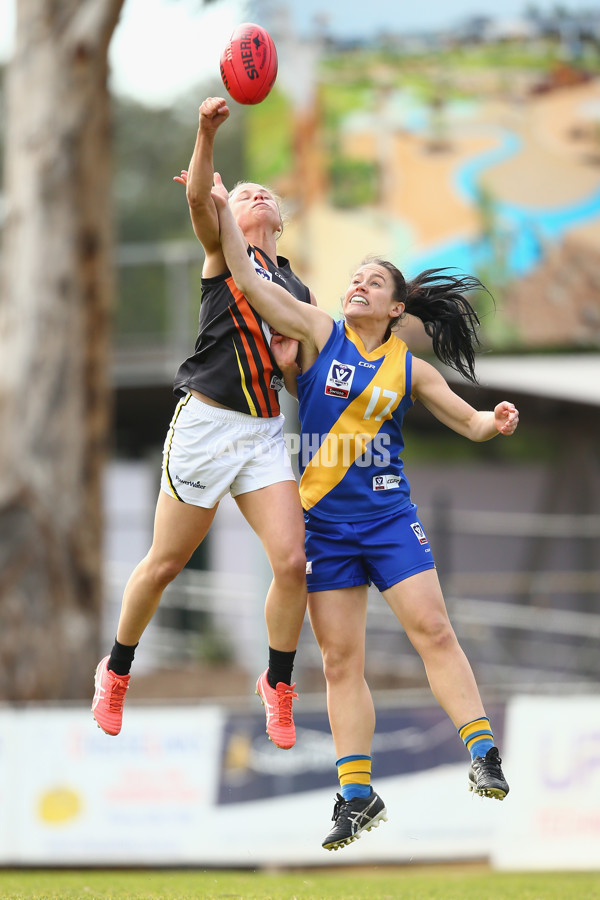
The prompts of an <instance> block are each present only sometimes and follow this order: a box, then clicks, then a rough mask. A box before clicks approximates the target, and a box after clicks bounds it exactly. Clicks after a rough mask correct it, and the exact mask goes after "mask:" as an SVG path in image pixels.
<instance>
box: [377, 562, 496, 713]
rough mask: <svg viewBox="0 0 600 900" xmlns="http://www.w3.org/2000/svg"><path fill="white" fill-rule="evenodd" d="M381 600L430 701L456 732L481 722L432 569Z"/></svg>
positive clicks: (476, 694)
mask: <svg viewBox="0 0 600 900" xmlns="http://www.w3.org/2000/svg"><path fill="white" fill-rule="evenodd" d="M383 596H384V597H385V599H386V601H387V602H388V604H389V606H390V608H391V609H392V611H393V612H394V614H395V615H396V616H397V618H398V620H399V621H400V623H401V625H402V627H403V628H404V630H405V631H406V634H407V635H408V637H409V639H410V641H411V643H412V645H413V646H414V648H415V650H416V651H417V652H418V653H419V655H420V657H421V659H422V660H423V664H424V665H425V671H426V672H427V678H428V680H429V685H430V687H431V690H432V691H433V695H434V697H435V698H436V700H437V701H438V703H439V704H440V706H441V707H442V709H444V710H445V711H446V713H447V714H448V716H449V717H450V719H451V720H452V722H453V723H454V725H455V727H456V728H460V727H461V726H462V725H464V724H465V723H466V722H470V721H472V720H473V719H478V718H479V717H480V716H485V711H484V708H483V704H482V702H481V697H480V695H479V690H478V688H477V683H476V681H475V676H474V675H473V670H472V669H471V666H470V663H469V661H468V659H467V657H466V656H465V654H464V652H463V650H462V648H461V646H460V644H459V643H458V640H457V638H456V635H455V633H454V629H453V628H452V625H451V624H450V620H449V618H448V613H447V610H446V604H445V603H444V597H443V595H442V590H441V587H440V582H439V579H438V576H437V572H436V571H435V569H428V570H427V571H425V572H419V573H418V574H417V575H412V576H411V577H410V578H407V579H406V580H405V581H400V582H399V583H398V584H395V585H393V586H392V587H391V588H389V589H388V590H387V591H384V592H383Z"/></svg>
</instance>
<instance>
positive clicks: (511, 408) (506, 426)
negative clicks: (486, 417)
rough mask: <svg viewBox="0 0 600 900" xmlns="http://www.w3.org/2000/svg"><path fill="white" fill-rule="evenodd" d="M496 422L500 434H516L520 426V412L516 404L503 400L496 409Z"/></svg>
mask: <svg viewBox="0 0 600 900" xmlns="http://www.w3.org/2000/svg"><path fill="white" fill-rule="evenodd" d="M494 422H495V425H496V428H497V429H498V431H499V432H500V434H505V435H510V434H514V433H515V431H516V430H517V425H518V424H519V410H518V409H517V408H516V406H515V405H514V403H509V401H508V400H503V401H502V403H499V404H498V405H497V406H496V407H495V408H494Z"/></svg>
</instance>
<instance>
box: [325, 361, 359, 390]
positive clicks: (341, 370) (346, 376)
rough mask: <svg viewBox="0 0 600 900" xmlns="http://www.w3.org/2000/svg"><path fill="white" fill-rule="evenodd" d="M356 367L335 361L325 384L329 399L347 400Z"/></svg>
mask: <svg viewBox="0 0 600 900" xmlns="http://www.w3.org/2000/svg"><path fill="white" fill-rule="evenodd" d="M355 371H356V366H351V365H348V364H347V363H341V362H338V360H337V359H334V360H333V362H332V363H331V366H330V367H329V372H328V373H327V381H326V382H325V393H326V394H327V395H328V396H329V397H342V398H344V399H345V398H347V397H348V396H349V395H350V388H351V387H352V381H353V380H354V372H355Z"/></svg>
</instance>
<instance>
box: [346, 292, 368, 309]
mask: <svg viewBox="0 0 600 900" xmlns="http://www.w3.org/2000/svg"><path fill="white" fill-rule="evenodd" d="M350 303H356V304H358V306H368V305H369V304H368V302H367V300H365V298H364V297H359V296H358V295H357V294H355V295H354V297H350Z"/></svg>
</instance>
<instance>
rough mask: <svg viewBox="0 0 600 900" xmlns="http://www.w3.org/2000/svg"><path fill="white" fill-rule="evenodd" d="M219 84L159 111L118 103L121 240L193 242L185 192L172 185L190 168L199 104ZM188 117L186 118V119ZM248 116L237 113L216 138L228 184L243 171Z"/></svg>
mask: <svg viewBox="0 0 600 900" xmlns="http://www.w3.org/2000/svg"><path fill="white" fill-rule="evenodd" d="M211 89H212V91H214V90H215V85H207V86H204V87H203V88H198V89H196V90H195V91H194V95H195V96H197V97H200V101H198V102H194V103H193V104H192V103H191V102H190V100H189V99H187V100H185V101H184V100H182V102H181V104H180V105H178V106H175V107H163V108H155V107H148V106H144V105H142V104H140V103H135V102H134V101H132V100H122V99H117V100H115V102H114V116H113V129H114V170H115V178H114V197H115V207H116V225H117V239H118V241H120V242H128V241H155V240H174V239H181V238H190V240H194V236H193V232H192V229H191V226H190V218H189V212H188V207H187V203H186V200H185V189H184V188H183V186H182V185H180V184H177V183H176V182H174V181H173V176H175V175H179V173H180V171H181V170H182V169H187V167H188V163H189V161H190V157H191V155H192V150H193V148H194V141H195V139H196V131H197V128H198V106H199V105H200V102H201V101H202V100H203V99H204V97H206V96H210V95H211ZM184 113H185V118H184ZM242 128H243V116H240V115H235V116H233V115H232V117H231V120H230V121H229V122H228V123H227V125H226V127H225V128H223V129H221V131H220V132H219V133H218V134H217V138H216V141H215V160H216V163H217V165H218V168H219V171H220V172H221V174H222V175H223V179H224V181H225V183H226V184H227V183H228V182H232V181H234V180H237V179H238V178H239V177H240V172H241V171H242V169H243V162H244V157H243V146H242Z"/></svg>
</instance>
